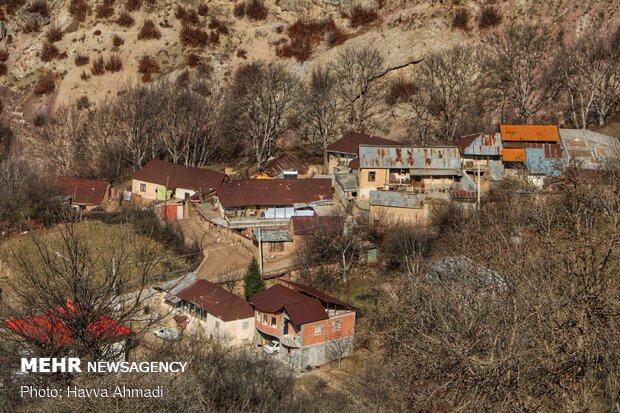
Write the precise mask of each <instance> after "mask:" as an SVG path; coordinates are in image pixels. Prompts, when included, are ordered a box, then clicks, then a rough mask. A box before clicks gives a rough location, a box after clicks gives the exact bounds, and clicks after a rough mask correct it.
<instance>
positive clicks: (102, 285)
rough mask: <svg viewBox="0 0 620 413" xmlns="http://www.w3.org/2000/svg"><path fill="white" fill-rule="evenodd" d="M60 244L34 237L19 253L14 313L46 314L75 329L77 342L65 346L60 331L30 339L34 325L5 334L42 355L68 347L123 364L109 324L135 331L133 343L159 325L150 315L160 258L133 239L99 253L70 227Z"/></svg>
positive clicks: (25, 315) (26, 315)
mask: <svg viewBox="0 0 620 413" xmlns="http://www.w3.org/2000/svg"><path fill="white" fill-rule="evenodd" d="M59 238H60V240H59V241H58V242H57V243H55V242H51V241H46V240H43V239H39V238H33V239H32V241H31V242H30V243H26V244H24V245H22V247H21V248H20V249H18V250H16V251H15V252H14V260H15V262H16V263H17V266H18V270H17V272H16V274H15V278H14V279H13V280H11V282H10V286H11V289H10V292H9V293H10V296H11V302H12V303H14V306H13V312H12V313H11V315H12V317H13V318H19V319H28V318H29V317H31V316H32V315H43V314H45V315H46V316H47V317H49V319H50V323H51V325H56V324H60V325H62V326H63V328H65V329H67V330H68V332H69V333H68V335H69V336H70V337H71V338H72V340H71V342H70V343H64V342H62V346H60V345H59V342H58V341H57V339H58V337H55V335H56V334H58V332H57V330H56V329H54V328H52V329H49V331H48V332H49V336H48V337H42V336H39V335H36V334H31V331H32V330H31V329H30V328H28V327H24V328H23V329H21V328H18V329H8V328H6V326H4V325H3V326H4V327H5V331H8V332H9V333H10V336H11V337H13V338H14V339H15V340H16V341H18V342H24V343H26V344H27V345H28V347H29V348H30V349H31V351H33V352H34V353H35V354H45V355H54V354H59V352H61V353H63V354H64V353H65V352H66V347H63V346H64V345H65V344H66V345H67V346H68V347H69V348H70V349H71V351H73V352H74V354H78V355H81V356H86V357H90V358H92V359H95V360H100V359H117V358H118V357H119V354H120V353H119V352H120V351H124V349H123V348H122V347H119V346H110V345H109V339H110V337H111V336H112V335H113V334H114V333H115V328H116V327H115V324H113V323H109V322H107V321H105V320H113V321H114V322H116V323H118V324H121V325H124V326H126V327H128V328H130V329H131V330H132V331H133V335H132V339H133V340H139V339H140V338H141V337H142V335H143V334H144V333H145V332H146V331H147V330H148V329H149V328H150V327H151V326H152V325H153V323H154V322H156V321H157V318H154V315H152V314H146V312H145V311H144V304H145V302H146V299H147V297H148V294H147V293H148V283H149V282H150V276H151V275H152V272H153V268H154V265H155V264H154V263H156V262H157V260H156V256H155V254H156V253H155V251H154V250H152V249H151V248H149V247H147V246H144V245H142V243H139V242H138V243H136V242H135V239H132V238H131V237H127V238H124V239H123V238H121V239H115V240H113V241H112V240H110V241H109V245H107V246H106V248H103V249H101V250H95V249H93V247H92V246H91V245H90V243H89V242H88V241H87V240H86V239H85V238H84V236H83V234H81V233H80V231H79V228H78V227H77V226H76V225H75V224H73V223H71V222H68V223H66V224H65V225H64V226H63V227H62V228H61V229H60V230H59ZM112 244H114V245H112ZM103 250H105V253H104V251H103ZM130 252H131V254H130ZM102 320H104V321H103V322H102ZM93 325H97V326H98V328H96V329H93Z"/></svg>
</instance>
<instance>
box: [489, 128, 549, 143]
mask: <svg viewBox="0 0 620 413" xmlns="http://www.w3.org/2000/svg"><path fill="white" fill-rule="evenodd" d="M500 131H501V133H502V141H504V142H510V141H524V142H558V141H559V140H560V135H559V133H558V127H557V126H555V125H544V126H537V125H501V126H500Z"/></svg>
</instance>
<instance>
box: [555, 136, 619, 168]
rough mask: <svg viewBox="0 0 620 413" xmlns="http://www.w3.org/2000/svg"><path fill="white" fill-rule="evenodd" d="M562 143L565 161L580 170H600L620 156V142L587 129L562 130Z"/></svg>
mask: <svg viewBox="0 0 620 413" xmlns="http://www.w3.org/2000/svg"><path fill="white" fill-rule="evenodd" d="M559 133H560V141H561V143H562V146H563V147H564V149H565V157H564V158H565V160H566V161H573V162H575V163H576V165H578V166H579V167H580V168H583V169H591V170H600V169H605V167H606V166H607V163H608V162H609V161H610V160H612V159H617V158H618V156H619V155H620V141H619V140H618V139H616V138H612V137H611V136H607V135H603V134H601V133H598V132H593V131H591V130H587V129H560V130H559Z"/></svg>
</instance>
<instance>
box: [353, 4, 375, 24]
mask: <svg viewBox="0 0 620 413" xmlns="http://www.w3.org/2000/svg"><path fill="white" fill-rule="evenodd" d="M378 17H379V16H378V15H377V11H376V10H372V9H366V8H364V7H362V6H360V5H355V6H353V7H352V8H351V16H350V17H349V19H350V20H351V27H355V28H357V27H361V26H366V25H369V24H370V23H372V22H374V21H375V20H377V18H378Z"/></svg>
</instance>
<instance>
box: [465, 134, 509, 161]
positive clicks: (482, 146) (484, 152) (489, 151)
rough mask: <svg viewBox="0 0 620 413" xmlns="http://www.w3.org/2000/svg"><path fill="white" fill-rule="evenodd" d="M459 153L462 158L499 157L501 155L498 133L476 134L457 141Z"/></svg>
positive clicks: (500, 142) (500, 141)
mask: <svg viewBox="0 0 620 413" xmlns="http://www.w3.org/2000/svg"><path fill="white" fill-rule="evenodd" d="M457 145H458V146H459V151H460V152H461V155H464V156H467V155H469V156H499V155H500V154H501V153H502V139H501V135H500V134H499V133H476V134H473V135H467V136H463V137H461V138H460V139H458V140H457Z"/></svg>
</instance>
